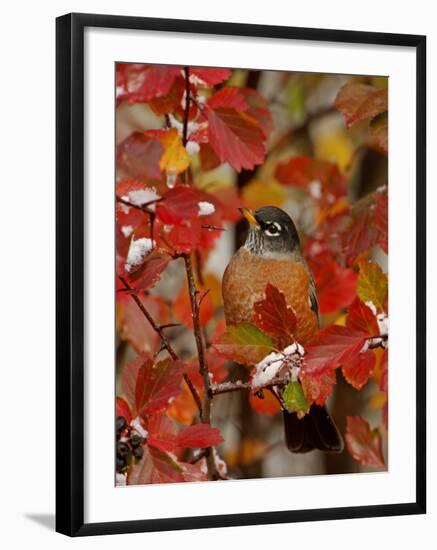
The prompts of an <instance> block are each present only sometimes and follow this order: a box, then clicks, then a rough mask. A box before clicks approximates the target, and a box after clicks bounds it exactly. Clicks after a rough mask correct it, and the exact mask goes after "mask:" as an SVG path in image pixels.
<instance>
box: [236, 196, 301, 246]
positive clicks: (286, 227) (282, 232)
mask: <svg viewBox="0 0 437 550" xmlns="http://www.w3.org/2000/svg"><path fill="white" fill-rule="evenodd" d="M240 212H241V213H242V214H243V216H244V217H245V218H246V219H247V221H248V222H249V232H248V234H247V237H246V242H245V243H244V247H245V248H246V249H247V250H249V251H250V252H251V253H252V254H272V255H274V254H278V255H279V254H281V255H282V254H290V253H293V252H296V251H300V243H299V236H298V234H297V230H296V226H295V225H294V223H293V220H292V219H291V218H290V216H289V215H288V214H287V213H286V212H284V211H283V210H281V209H280V208H277V207H276V206H264V207H263V208H258V210H255V212H252V211H251V210H249V209H247V208H240Z"/></svg>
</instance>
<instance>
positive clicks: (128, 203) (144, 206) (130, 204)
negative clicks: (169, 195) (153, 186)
mask: <svg viewBox="0 0 437 550" xmlns="http://www.w3.org/2000/svg"><path fill="white" fill-rule="evenodd" d="M115 200H116V201H117V202H119V203H121V204H124V205H125V206H128V207H129V208H136V209H137V210H142V211H143V212H144V213H145V214H149V215H151V214H154V212H152V211H151V210H148V209H147V207H148V206H152V205H153V204H156V203H157V202H161V201H162V197H160V198H159V199H153V201H148V202H145V203H144V204H135V203H134V202H131V201H128V200H127V199H123V198H122V197H118V196H116V197H115Z"/></svg>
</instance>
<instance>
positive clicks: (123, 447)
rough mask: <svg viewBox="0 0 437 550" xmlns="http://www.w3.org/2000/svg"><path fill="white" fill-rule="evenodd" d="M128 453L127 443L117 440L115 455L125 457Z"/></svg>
mask: <svg viewBox="0 0 437 550" xmlns="http://www.w3.org/2000/svg"><path fill="white" fill-rule="evenodd" d="M128 454H129V445H127V444H126V443H125V442H124V441H119V442H118V443H117V457H119V458H125V457H126V456H127V455H128Z"/></svg>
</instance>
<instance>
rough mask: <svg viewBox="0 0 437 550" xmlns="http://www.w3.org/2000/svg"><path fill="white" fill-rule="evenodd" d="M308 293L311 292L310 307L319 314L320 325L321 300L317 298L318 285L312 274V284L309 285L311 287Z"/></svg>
mask: <svg viewBox="0 0 437 550" xmlns="http://www.w3.org/2000/svg"><path fill="white" fill-rule="evenodd" d="M308 294H309V301H310V308H311V309H312V310H313V311H314V313H315V314H316V315H317V321H318V323H319V326H320V317H319V302H318V300H317V292H316V285H315V284H314V279H313V277H312V276H310V285H309V289H308Z"/></svg>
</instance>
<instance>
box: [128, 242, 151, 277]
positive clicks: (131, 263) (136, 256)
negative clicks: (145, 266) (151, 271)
mask: <svg viewBox="0 0 437 550" xmlns="http://www.w3.org/2000/svg"><path fill="white" fill-rule="evenodd" d="M154 246H155V241H152V239H148V238H147V237H142V238H140V239H135V237H132V239H131V242H130V246H129V252H128V254H127V259H126V264H125V266H124V268H125V269H126V271H127V272H128V273H130V272H131V271H133V270H134V269H135V268H138V266H140V265H141V264H142V263H143V261H144V258H145V257H146V256H147V255H148V254H149V253H150V252H151V251H152V249H153V247H154Z"/></svg>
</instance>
